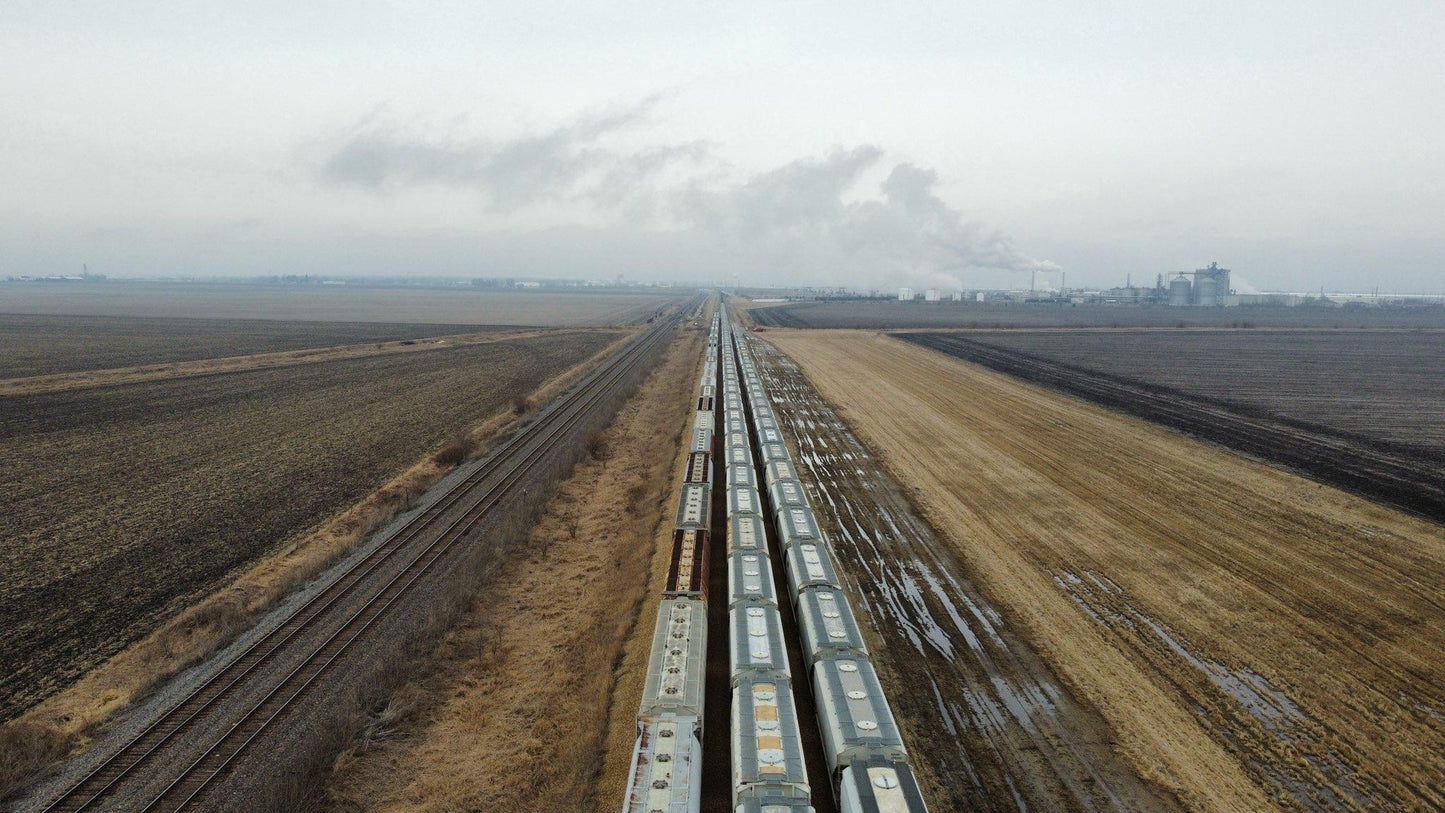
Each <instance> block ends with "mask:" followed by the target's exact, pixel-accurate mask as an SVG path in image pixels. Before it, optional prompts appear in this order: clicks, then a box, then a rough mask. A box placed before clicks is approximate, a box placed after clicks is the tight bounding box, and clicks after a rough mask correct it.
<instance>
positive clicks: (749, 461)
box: [719, 313, 813, 813]
mask: <svg viewBox="0 0 1445 813" xmlns="http://www.w3.org/2000/svg"><path fill="white" fill-rule="evenodd" d="M721 350H722V362H721V371H722V376H723V380H722V386H723V389H722V397H723V404H722V407H723V410H722V425H721V426H720V427H719V429H720V431H721V432H722V441H723V449H724V455H723V457H724V467H725V469H726V471H725V474H724V475H723V477H724V481H723V482H724V487H725V489H726V494H727V499H726V504H727V526H728V540H727V541H728V632H729V634H728V674H729V680H730V682H731V688H732V729H731V744H732V803H733V808H734V810H735V811H737V813H746V812H747V811H767V813H787V812H789V811H792V812H795V813H804V812H805V811H811V810H812V809H813V807H812V802H811V800H812V788H810V787H809V785H808V771H807V765H806V763H805V761H804V757H803V746H802V734H801V732H800V730H799V728H798V716H797V705H796V701H795V699H794V693H793V675H792V673H791V670H790V668H789V666H788V652H787V644H786V641H785V640H784V637H783V618H782V615H781V614H780V613H779V611H778V596H777V591H776V588H775V586H774V585H775V582H774V581H773V567H774V565H773V558H772V555H771V553H770V551H769V550H768V542H767V533H766V527H765V523H766V522H767V516H766V512H765V509H764V503H763V496H762V493H761V492H760V491H759V489H758V477H757V467H756V466H755V464H754V458H753V432H752V429H751V428H750V427H749V425H748V421H747V415H746V409H745V406H744V401H743V387H742V380H741V377H740V375H739V368H738V364H737V356H736V354H735V352H734V333H733V330H732V326H731V324H730V323H729V320H728V318H727V315H726V313H724V314H723V331H722V339H721Z"/></svg>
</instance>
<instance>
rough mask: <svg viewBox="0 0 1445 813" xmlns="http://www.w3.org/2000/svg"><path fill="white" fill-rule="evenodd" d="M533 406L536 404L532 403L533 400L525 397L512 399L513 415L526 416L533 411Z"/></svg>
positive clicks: (519, 396)
mask: <svg viewBox="0 0 1445 813" xmlns="http://www.w3.org/2000/svg"><path fill="white" fill-rule="evenodd" d="M533 406H534V404H533V403H532V399H531V398H528V397H527V396H525V395H518V396H517V397H516V398H513V399H512V414H513V415H525V414H527V413H528V412H530V411H531V410H532V407H533Z"/></svg>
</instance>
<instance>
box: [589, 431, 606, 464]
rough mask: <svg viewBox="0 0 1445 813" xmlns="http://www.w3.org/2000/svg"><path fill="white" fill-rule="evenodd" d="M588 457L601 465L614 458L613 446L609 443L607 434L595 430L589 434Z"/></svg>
mask: <svg viewBox="0 0 1445 813" xmlns="http://www.w3.org/2000/svg"><path fill="white" fill-rule="evenodd" d="M586 448H587V456H588V457H590V458H592V459H593V460H596V461H598V462H599V463H606V462H607V461H608V460H610V459H611V458H612V444H611V443H610V442H609V441H608V439H607V435H606V433H604V432H602V431H600V430H594V431H592V432H589V433H588V434H587V444H586Z"/></svg>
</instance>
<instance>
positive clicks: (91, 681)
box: [0, 337, 627, 796]
mask: <svg viewBox="0 0 1445 813" xmlns="http://www.w3.org/2000/svg"><path fill="white" fill-rule="evenodd" d="M626 340H627V337H622V338H619V339H617V340H616V341H615V342H613V343H612V344H611V345H609V346H608V347H606V348H604V349H603V350H601V351H599V352H597V353H596V354H594V355H593V356H592V357H591V358H589V359H588V360H587V361H585V362H583V363H582V364H579V365H576V366H574V367H573V368H571V369H570V370H568V371H566V372H564V373H562V374H560V375H558V376H555V377H553V378H552V379H551V380H549V381H548V382H546V383H545V384H544V385H542V386H541V387H539V388H538V389H537V390H535V391H534V392H533V393H532V395H531V396H530V397H529V398H528V399H526V400H527V402H528V403H529V404H531V403H546V402H547V401H549V400H551V399H552V398H554V397H556V396H557V395H558V394H560V393H561V392H562V390H563V389H565V388H566V387H568V386H570V385H571V384H572V383H573V382H575V381H576V380H577V379H578V378H580V377H581V376H582V375H584V374H585V373H586V372H587V371H589V370H591V369H592V368H594V367H596V366H597V364H599V363H600V362H601V361H602V360H603V359H604V358H606V357H607V356H608V355H610V354H611V353H612V352H613V351H614V350H615V349H616V348H617V347H618V346H619V345H620V344H621V343H622V342H625V341H626ZM522 420H525V412H523V413H517V412H516V411H515V410H514V409H510V408H509V409H507V410H505V411H502V412H498V413H496V414H493V415H492V416H490V417H488V418H487V419H486V420H484V421H482V422H480V423H477V424H475V425H473V426H472V427H470V428H469V429H468V430H466V431H464V432H462V433H460V434H459V435H458V436H457V437H456V438H454V439H453V440H452V441H450V442H449V443H447V444H446V445H445V446H444V447H443V448H441V449H439V450H438V451H436V452H435V453H434V454H432V455H431V456H429V457H428V458H426V459H424V460H422V461H420V462H418V463H415V464H413V465H412V466H410V467H408V468H407V469H406V470H405V471H403V472H402V473H400V474H399V475H397V476H396V477H394V478H393V479H392V480H390V481H389V482H388V483H386V485H384V486H382V487H381V488H379V489H377V490H376V491H374V492H372V493H371V494H369V495H367V496H366V498H364V499H363V500H361V501H360V502H359V503H357V504H356V505H353V506H352V507H350V508H348V509H347V510H345V511H343V512H341V513H340V514H338V515H336V516H334V517H331V518H330V519H328V520H326V521H325V522H324V523H322V524H321V526H320V527H319V528H317V529H316V530H314V531H312V532H310V533H308V534H305V535H304V536H302V537H300V538H298V539H297V540H296V541H294V542H293V543H292V544H290V545H288V546H287V547H286V548H285V549H284V550H282V551H280V552H279V553H276V554H274V555H272V556H269V557H267V558H265V559H263V560H261V561H260V562H258V563H257V564H255V565H254V566H252V567H251V568H250V569H248V570H247V571H245V572H244V573H242V574H241V575H240V576H238V577H237V578H236V579H235V580H234V581H232V582H231V583H230V584H229V585H228V586H227V587H225V588H224V589H222V590H220V591H217V592H215V593H213V594H211V595H208V596H206V597H205V598H204V599H202V600H201V601H199V602H198V603H196V604H194V605H192V606H190V607H188V608H186V609H185V610H183V611H182V612H180V613H179V614H178V615H176V616H175V617H174V618H172V619H171V620H169V621H167V622H165V623H164V624H162V625H161V626H160V627H159V628H157V629H156V630H155V631H154V632H152V633H151V634H150V635H149V636H147V637H145V638H144V639H142V640H141V641H139V642H137V643H136V644H133V645H132V646H130V647H128V648H126V649H125V650H122V651H121V652H120V653H118V654H117V655H115V656H113V657H112V658H110V659H109V660H108V661H106V662H105V663H104V664H102V665H101V666H99V667H97V668H96V669H93V670H91V671H90V672H88V673H86V674H85V675H84V676H83V677H82V678H81V679H80V680H78V681H77V682H75V683H74V684H72V685H71V686H69V687H68V688H67V689H65V690H63V691H61V692H59V693H58V694H56V695H54V696H52V697H50V698H49V699H47V700H45V701H43V702H42V703H40V704H39V705H37V706H36V707H34V708H33V709H31V710H29V711H28V712H26V713H25V714H23V715H22V716H20V717H19V718H17V719H16V720H13V721H10V722H7V723H4V724H3V725H0V796H3V795H4V794H5V792H6V791H7V790H8V789H10V788H12V787H13V786H14V785H16V784H18V783H19V782H21V781H23V780H25V778H26V777H28V776H31V775H33V774H34V773H35V772H36V771H38V770H39V769H40V768H42V767H44V766H45V765H47V764H48V763H49V762H51V761H53V760H54V759H55V758H56V757H58V756H60V755H63V754H64V753H66V752H69V751H73V750H74V749H75V748H77V747H83V746H84V745H85V744H87V741H88V736H89V735H90V734H91V733H92V732H93V731H94V730H95V728H96V727H97V726H99V725H101V724H103V723H104V722H105V721H106V720H107V719H109V718H110V716H111V715H113V714H114V713H116V712H117V711H118V710H120V709H123V708H125V707H126V706H128V705H129V704H131V703H132V702H134V701H135V700H137V699H139V698H141V697H143V696H145V695H146V694H147V693H148V692H149V691H150V690H151V689H152V688H154V687H155V686H157V685H159V684H160V683H162V682H164V681H165V680H167V679H168V678H170V677H171V676H173V675H175V674H176V673H178V672H179V671H180V670H182V669H184V668H186V667H188V666H191V665H193V664H195V663H198V662H200V661H201V660H202V659H204V658H205V657H207V656H208V655H210V654H211V653H213V652H214V651H216V650H217V649H218V648H219V647H221V646H223V645H224V644H226V643H227V642H229V641H230V640H231V639H233V638H234V637H235V636H236V635H237V634H239V633H240V632H241V631H243V630H245V629H248V628H249V627H250V626H251V625H253V624H254V623H255V621H256V620H257V619H258V618H259V617H260V616H261V615H262V614H263V613H265V612H266V611H267V610H269V609H270V608H272V607H274V606H275V605H276V604H277V603H278V602H279V601H280V600H281V599H282V598H284V597H285V596H286V595H288V594H289V593H290V592H291V591H292V590H293V589H294V588H295V587H296V586H298V585H300V584H302V583H304V582H306V581H308V580H310V579H311V578H313V577H315V576H316V575H317V574H319V573H320V572H321V571H323V570H325V569H326V568H327V567H328V566H330V565H331V564H332V563H333V562H335V561H336V560H337V559H338V558H339V557H341V556H343V555H345V554H346V553H347V552H349V551H351V550H352V549H353V548H355V547H356V545H357V544H359V543H360V542H361V541H362V540H364V539H365V538H366V537H367V535H369V534H370V533H372V532H373V531H376V530H378V529H380V528H382V527H383V526H385V525H386V524H387V523H389V522H390V521H391V520H392V519H394V518H395V517H396V516H397V515H398V514H400V513H402V512H404V511H406V510H408V509H409V508H411V507H412V506H413V505H414V504H415V501H416V500H417V498H418V497H419V496H420V495H421V494H423V493H424V492H425V491H426V490H427V489H428V488H430V487H431V486H432V485H434V484H435V483H436V482H437V481H439V480H440V479H441V478H442V477H444V476H445V475H446V474H447V473H448V472H450V471H451V470H452V469H454V468H455V467H456V465H458V464H459V463H461V462H463V461H464V460H465V459H467V458H468V457H471V456H475V455H477V454H478V453H479V452H480V451H482V450H484V449H485V448H486V446H487V444H488V442H489V441H491V440H492V439H493V438H495V437H497V436H498V435H500V434H502V433H503V432H506V431H508V430H510V429H511V428H512V427H514V426H515V425H516V424H518V423H519V422H520V421H522Z"/></svg>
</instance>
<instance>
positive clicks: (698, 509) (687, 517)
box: [673, 483, 712, 531]
mask: <svg viewBox="0 0 1445 813" xmlns="http://www.w3.org/2000/svg"><path fill="white" fill-rule="evenodd" d="M673 527H674V528H691V529H694V530H699V531H706V530H707V529H709V528H711V527H712V489H711V488H709V487H708V486H707V485H706V484H705V483H683V484H682V496H681V497H679V498H678V501H677V522H676V523H675V524H674V525H673Z"/></svg>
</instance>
